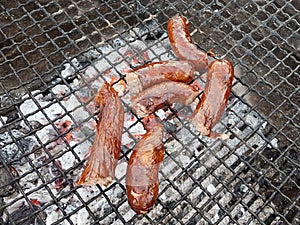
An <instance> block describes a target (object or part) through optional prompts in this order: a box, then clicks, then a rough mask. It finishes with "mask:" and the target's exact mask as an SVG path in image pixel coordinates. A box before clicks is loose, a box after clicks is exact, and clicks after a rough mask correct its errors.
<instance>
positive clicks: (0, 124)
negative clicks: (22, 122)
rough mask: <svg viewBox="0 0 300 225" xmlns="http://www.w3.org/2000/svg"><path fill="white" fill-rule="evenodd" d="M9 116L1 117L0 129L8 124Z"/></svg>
mask: <svg viewBox="0 0 300 225" xmlns="http://www.w3.org/2000/svg"><path fill="white" fill-rule="evenodd" d="M6 121H7V116H0V128H1V127H2V126H3V125H4V124H5V123H6Z"/></svg>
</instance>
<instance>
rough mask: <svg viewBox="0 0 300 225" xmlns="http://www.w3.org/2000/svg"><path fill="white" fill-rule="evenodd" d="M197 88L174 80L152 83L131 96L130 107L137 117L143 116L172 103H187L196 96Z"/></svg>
mask: <svg viewBox="0 0 300 225" xmlns="http://www.w3.org/2000/svg"><path fill="white" fill-rule="evenodd" d="M197 95H198V92H197V90H196V89H195V88H194V87H192V86H189V85H187V84H184V83H181V82H175V81H168V82H162V83H160V84H156V85H153V86H151V87H149V88H147V89H145V90H144V91H142V92H140V93H139V94H138V95H136V96H134V97H132V98H131V105H130V106H131V108H132V110H133V112H134V113H136V114H137V115H138V116H139V117H145V116H148V115H150V114H151V113H153V112H155V111H156V110H158V109H161V108H163V107H165V106H168V105H171V104H173V103H176V102H177V103H182V104H184V105H189V104H190V103H192V101H193V100H194V99H195V98H196V97H197Z"/></svg>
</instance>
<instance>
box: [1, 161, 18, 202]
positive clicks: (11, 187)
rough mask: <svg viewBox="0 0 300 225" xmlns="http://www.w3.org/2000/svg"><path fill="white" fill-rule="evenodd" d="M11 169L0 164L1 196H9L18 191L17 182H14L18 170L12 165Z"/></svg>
mask: <svg viewBox="0 0 300 225" xmlns="http://www.w3.org/2000/svg"><path fill="white" fill-rule="evenodd" d="M9 169H10V171H7V169H6V168H5V167H4V166H2V165H0V197H7V196H9V195H11V194H13V193H14V192H15V191H16V189H15V188H16V187H15V183H14V182H12V180H13V177H14V176H17V175H18V174H17V171H16V170H15V169H14V168H13V167H12V166H10V167H9Z"/></svg>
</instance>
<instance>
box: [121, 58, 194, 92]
mask: <svg viewBox="0 0 300 225" xmlns="http://www.w3.org/2000/svg"><path fill="white" fill-rule="evenodd" d="M194 78H195V69H194V66H193V64H191V63H190V62H187V61H172V60H170V61H164V62H153V63H149V64H146V65H144V66H141V67H138V68H136V69H134V70H133V71H131V72H130V73H127V74H126V81H127V88H128V90H129V91H130V93H132V94H137V93H139V92H141V91H142V90H143V89H146V88H148V87H150V86H152V85H154V84H158V83H161V82H163V81H168V80H170V81H178V82H184V83H189V82H191V81H192V80H193V79H194Z"/></svg>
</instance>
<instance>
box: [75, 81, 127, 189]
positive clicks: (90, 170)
mask: <svg viewBox="0 0 300 225" xmlns="http://www.w3.org/2000/svg"><path fill="white" fill-rule="evenodd" d="M95 104H96V106H98V107H99V109H100V113H99V115H98V123H97V127H96V128H97V130H96V136H95V140H94V143H93V145H92V147H91V148H90V149H89V159H88V162H87V164H86V166H85V168H84V171H83V172H82V174H81V177H80V178H79V180H78V181H77V184H78V185H81V184H83V185H93V184H102V185H104V186H107V185H109V184H110V183H111V182H112V180H113V179H114V177H115V168H116V165H117V161H118V159H119V154H120V150H121V137H122V129H123V124H124V109H123V106H122V102H121V99H120V98H119V96H118V93H117V92H116V91H115V90H114V88H113V87H111V86H110V85H109V84H108V83H106V82H105V83H104V84H103V86H102V88H101V89H100V90H99V91H98V93H97V95H96V97H95Z"/></svg>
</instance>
